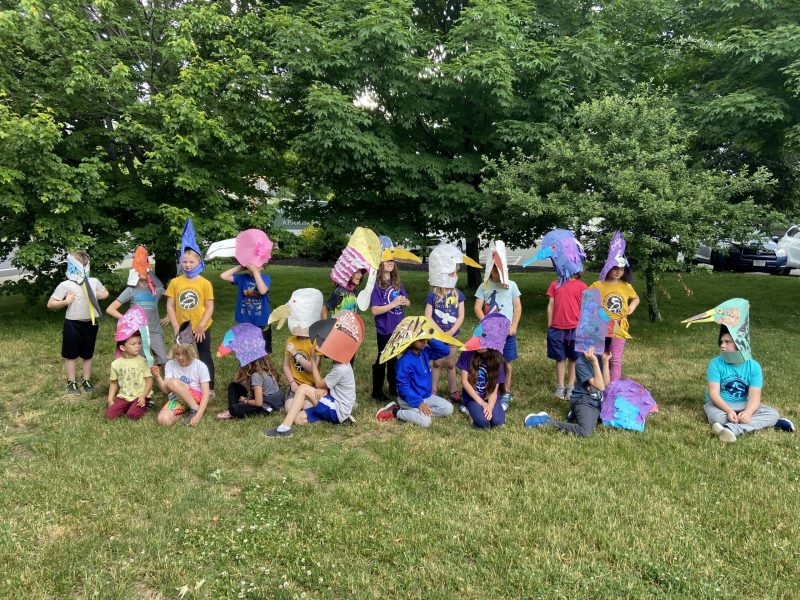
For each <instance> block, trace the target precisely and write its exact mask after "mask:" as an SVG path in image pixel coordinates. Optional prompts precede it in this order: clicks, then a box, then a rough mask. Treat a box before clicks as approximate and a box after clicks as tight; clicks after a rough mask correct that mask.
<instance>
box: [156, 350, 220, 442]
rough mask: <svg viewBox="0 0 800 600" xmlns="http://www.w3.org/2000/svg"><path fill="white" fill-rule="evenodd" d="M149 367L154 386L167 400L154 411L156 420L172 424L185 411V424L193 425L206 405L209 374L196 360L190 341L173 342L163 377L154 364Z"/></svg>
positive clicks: (164, 423)
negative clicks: (185, 342) (156, 414)
mask: <svg viewBox="0 0 800 600" xmlns="http://www.w3.org/2000/svg"><path fill="white" fill-rule="evenodd" d="M150 371H151V372H152V374H153V377H154V378H155V381H156V384H157V385H158V389H160V390H161V391H162V392H164V393H165V394H167V402H166V404H164V406H163V407H161V410H160V411H159V412H158V424H159V425H174V424H175V423H177V422H178V420H179V419H180V418H181V416H182V415H184V414H185V415H186V416H185V417H184V419H183V422H184V424H185V425H190V426H192V427H193V426H195V425H197V424H198V423H199V422H200V419H202V418H203V413H204V412H205V410H206V406H208V397H209V381H210V380H211V377H210V376H209V374H208V367H206V365H205V364H204V363H203V362H202V361H200V360H198V358H197V350H196V349H195V347H194V344H175V346H174V347H173V349H172V358H171V359H170V360H168V361H167V364H166V366H165V367H164V377H163V379H162V377H161V373H160V371H159V369H158V366H157V365H153V366H152V367H151V368H150Z"/></svg>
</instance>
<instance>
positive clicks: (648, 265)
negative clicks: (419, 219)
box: [484, 94, 774, 321]
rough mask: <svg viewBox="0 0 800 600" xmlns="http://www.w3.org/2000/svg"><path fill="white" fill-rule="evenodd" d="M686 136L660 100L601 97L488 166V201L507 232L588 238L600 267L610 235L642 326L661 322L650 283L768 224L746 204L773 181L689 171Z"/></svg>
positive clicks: (759, 175)
mask: <svg viewBox="0 0 800 600" xmlns="http://www.w3.org/2000/svg"><path fill="white" fill-rule="evenodd" d="M691 143H692V132H691V131H688V130H686V129H685V128H684V127H683V126H682V125H681V123H680V120H679V118H678V115H677V111H676V109H675V108H674V107H673V106H672V105H671V103H670V101H669V100H668V99H664V98H660V97H657V96H654V95H650V94H647V95H640V96H637V97H634V98H630V99H628V98H625V97H620V96H607V97H604V98H602V99H599V100H595V101H593V102H589V103H584V104H581V105H580V106H578V107H577V109H576V111H575V116H574V120H573V122H572V123H571V126H570V127H566V128H565V129H564V131H563V132H562V133H560V134H559V135H558V136H556V137H555V138H554V139H552V140H551V141H549V142H548V143H547V144H545V146H544V147H543V148H542V151H541V152H540V153H539V154H537V155H535V156H531V157H520V158H517V159H514V160H506V159H499V160H492V161H489V163H488V166H487V171H488V173H490V175H491V176H490V177H489V178H488V179H487V181H486V182H485V184H484V189H485V190H486V192H487V193H490V194H492V195H494V196H495V197H496V198H498V200H500V201H502V202H504V203H506V204H507V205H508V208H509V211H510V215H511V216H510V217H509V220H508V222H509V225H511V223H512V222H513V223H517V224H518V226H519V227H521V228H523V229H527V230H528V231H529V232H531V233H536V234H541V233H543V230H542V226H543V224H550V225H559V226H561V227H570V228H575V229H576V230H577V233H578V234H579V235H580V234H581V233H583V234H588V235H589V237H590V238H591V237H595V238H597V237H598V236H597V234H596V233H592V228H588V229H587V228H586V227H585V224H587V223H588V222H589V220H590V219H592V218H595V217H603V219H604V220H603V223H602V225H601V228H602V231H603V232H604V233H603V235H601V236H599V239H594V243H593V245H592V246H593V248H594V252H595V255H596V258H597V259H600V260H602V259H603V258H605V252H606V248H607V243H608V240H609V237H610V235H611V234H612V233H613V232H614V231H615V230H616V229H621V230H622V231H623V233H624V235H625V237H626V240H627V242H628V252H627V254H628V256H629V258H630V259H631V261H632V263H633V266H634V268H636V269H637V270H638V271H640V272H643V273H644V276H645V281H646V285H647V293H646V298H647V301H648V309H649V310H648V311H649V316H650V320H653V321H660V320H661V313H660V310H659V306H658V285H657V283H658V278H659V276H660V275H661V274H662V273H663V272H664V271H666V270H668V269H675V268H677V267H679V264H678V262H677V255H678V253H679V252H681V253H683V255H684V256H687V257H691V256H694V253H695V251H696V249H697V247H698V244H699V243H701V242H705V243H707V244H714V243H715V242H717V241H718V240H721V239H723V238H731V237H732V238H740V239H742V238H745V237H746V236H752V234H753V230H754V229H755V228H758V226H759V224H764V223H767V222H769V221H770V220H771V219H772V218H773V215H772V214H771V213H770V212H769V211H767V210H765V209H764V208H762V207H759V206H758V205H756V204H755V203H754V202H753V198H752V196H753V194H755V193H763V192H765V191H768V190H769V189H770V188H771V187H772V186H773V185H774V180H772V179H771V177H770V174H769V173H768V172H767V171H765V170H764V169H759V170H757V171H756V172H755V173H754V174H753V175H744V174H732V173H729V172H725V171H719V170H717V171H714V170H709V169H706V168H704V167H703V166H702V165H697V164H695V163H693V162H692V160H691V158H690V155H689V148H690V145H691Z"/></svg>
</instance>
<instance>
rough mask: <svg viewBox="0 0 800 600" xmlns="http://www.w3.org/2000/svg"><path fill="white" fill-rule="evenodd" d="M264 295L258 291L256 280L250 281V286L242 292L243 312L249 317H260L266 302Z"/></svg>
mask: <svg viewBox="0 0 800 600" xmlns="http://www.w3.org/2000/svg"><path fill="white" fill-rule="evenodd" d="M263 297H264V295H263V294H262V293H261V292H259V291H258V288H257V287H256V282H255V281H253V282H252V283H248V288H247V289H246V290H244V291H243V292H242V314H243V315H246V316H249V317H260V316H261V314H262V309H263V306H264V303H263V302H262V301H261V299H262V298H263Z"/></svg>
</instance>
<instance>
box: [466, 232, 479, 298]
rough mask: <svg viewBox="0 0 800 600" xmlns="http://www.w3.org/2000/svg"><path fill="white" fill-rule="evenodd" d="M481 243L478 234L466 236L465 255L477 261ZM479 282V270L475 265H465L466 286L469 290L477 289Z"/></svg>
mask: <svg viewBox="0 0 800 600" xmlns="http://www.w3.org/2000/svg"><path fill="white" fill-rule="evenodd" d="M480 251H481V245H480V240H479V239H478V236H477V235H476V236H474V237H468V238H467V250H466V255H467V256H469V257H470V258H471V259H473V260H474V261H475V262H479V261H478V256H479V255H480ZM480 284H481V270H480V269H476V268H475V267H467V287H468V288H469V289H470V290H473V291H474V290H477V289H478V286H479V285H480Z"/></svg>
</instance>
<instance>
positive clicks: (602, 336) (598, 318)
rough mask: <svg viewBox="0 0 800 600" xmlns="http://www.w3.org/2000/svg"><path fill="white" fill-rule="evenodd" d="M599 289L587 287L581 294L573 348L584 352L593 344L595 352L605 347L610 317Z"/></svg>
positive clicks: (598, 352)
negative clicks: (579, 312)
mask: <svg viewBox="0 0 800 600" xmlns="http://www.w3.org/2000/svg"><path fill="white" fill-rule="evenodd" d="M601 300H602V298H601V296H600V290H599V289H597V288H589V289H587V290H584V291H583V294H581V314H580V318H579V320H578V326H577V328H576V329H575V350H576V351H577V352H586V351H587V350H588V349H589V348H590V347H591V346H594V351H595V354H602V352H603V349H604V348H605V343H606V335H607V334H608V330H609V325H610V321H611V317H609V316H608V315H607V314H606V311H605V309H604V308H603V304H602V301H601Z"/></svg>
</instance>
